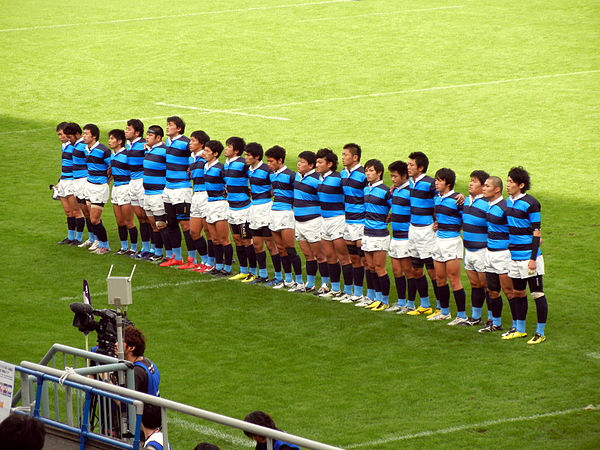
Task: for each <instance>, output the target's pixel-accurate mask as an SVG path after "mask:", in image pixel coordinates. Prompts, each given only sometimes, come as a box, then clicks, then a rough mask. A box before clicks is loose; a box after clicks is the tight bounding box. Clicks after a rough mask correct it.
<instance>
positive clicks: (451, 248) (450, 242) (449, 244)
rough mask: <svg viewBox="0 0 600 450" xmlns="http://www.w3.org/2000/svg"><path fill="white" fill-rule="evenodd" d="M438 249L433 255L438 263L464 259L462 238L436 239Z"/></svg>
mask: <svg viewBox="0 0 600 450" xmlns="http://www.w3.org/2000/svg"><path fill="white" fill-rule="evenodd" d="M436 244H437V245H436V248H435V249H434V251H433V253H432V255H431V256H432V258H433V260H434V261H437V262H446V261H451V260H453V259H462V257H463V251H464V250H463V241H462V238H461V237H460V236H456V237H453V238H440V237H438V238H436Z"/></svg>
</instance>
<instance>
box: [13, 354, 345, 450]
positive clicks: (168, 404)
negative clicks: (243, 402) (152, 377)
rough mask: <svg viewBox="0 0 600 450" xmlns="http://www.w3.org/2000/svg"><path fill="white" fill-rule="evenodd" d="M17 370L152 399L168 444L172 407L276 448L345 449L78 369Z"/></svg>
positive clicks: (133, 397) (23, 367)
mask: <svg viewBox="0 0 600 450" xmlns="http://www.w3.org/2000/svg"><path fill="white" fill-rule="evenodd" d="M16 370H18V371H21V372H22V375H21V377H22V379H23V377H24V376H28V375H26V374H28V373H29V372H25V371H24V370H29V371H33V372H40V373H42V374H46V375H50V376H52V377H54V378H53V379H57V380H58V379H61V378H62V379H66V380H68V381H69V382H73V383H77V384H80V385H84V386H87V387H88V388H94V389H96V391H94V392H99V391H102V392H103V395H105V396H108V394H112V395H115V396H118V397H120V398H124V399H128V400H129V401H132V402H133V403H132V406H135V407H137V403H135V401H139V402H143V403H148V404H151V405H155V406H158V407H160V408H161V411H162V420H163V424H162V425H163V426H162V431H163V438H164V441H163V442H165V445H166V443H167V442H168V423H167V411H168V410H170V411H176V412H179V413H183V414H187V415H190V416H193V417H198V418H200V419H204V420H208V421H211V422H215V423H218V424H221V425H225V426H228V427H232V428H237V429H240V430H243V431H247V432H249V433H252V434H255V435H258V436H264V437H266V438H267V448H268V449H269V450H272V449H273V441H274V440H276V439H277V440H282V441H285V442H288V443H290V444H295V445H299V446H301V447H303V448H306V449H310V450H342V449H341V448H340V447H334V446H331V445H327V444H323V443H320V442H317V441H313V440H310V439H306V438H303V437H300V436H296V435H293V434H289V433H284V432H283V431H278V430H273V429H271V428H265V427H262V426H260V425H254V424H252V423H248V422H244V421H243V420H239V419H234V418H232V417H228V416H223V415H221V414H217V413H213V412H210V411H206V410H203V409H200V408H195V407H193V406H189V405H185V404H183V403H178V402H174V401H172V400H167V399H165V398H161V397H154V396H152V395H148V394H144V393H141V392H137V391H134V390H131V389H126V388H123V387H120V386H115V385H112V384H107V383H103V382H101V381H98V380H94V379H91V378H88V377H85V376H82V375H80V374H78V373H75V372H67V371H64V370H58V369H54V368H52V367H47V366H43V365H40V364H35V363H31V362H28V361H23V362H22V363H21V366H17V367H16ZM25 381H27V380H25ZM66 382H67V381H65V384H66ZM39 390H40V385H39V383H38V391H39ZM23 394H24V395H23V403H24V404H25V402H26V400H27V404H29V398H27V397H26V395H29V390H23ZM40 400H41V401H42V402H43V398H42V397H41V394H40V396H39V400H38V397H36V402H35V408H36V409H37V410H38V411H39V408H40V405H39V403H38V401H40ZM137 414H138V415H139V414H140V413H139V412H138V413H137ZM130 423H132V422H130ZM135 431H136V435H138V434H139V423H138V422H137V420H136V430H135ZM94 438H95V436H94ZM124 448H130V447H124Z"/></svg>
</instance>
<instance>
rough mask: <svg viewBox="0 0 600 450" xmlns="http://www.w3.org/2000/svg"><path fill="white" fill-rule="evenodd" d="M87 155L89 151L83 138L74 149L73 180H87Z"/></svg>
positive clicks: (76, 143)
mask: <svg viewBox="0 0 600 450" xmlns="http://www.w3.org/2000/svg"><path fill="white" fill-rule="evenodd" d="M86 155H87V149H86V146H85V143H84V142H83V138H79V140H78V141H77V142H75V145H74V147H73V178H75V179H76V180H77V179H78V178H87V163H86V162H85V156H86Z"/></svg>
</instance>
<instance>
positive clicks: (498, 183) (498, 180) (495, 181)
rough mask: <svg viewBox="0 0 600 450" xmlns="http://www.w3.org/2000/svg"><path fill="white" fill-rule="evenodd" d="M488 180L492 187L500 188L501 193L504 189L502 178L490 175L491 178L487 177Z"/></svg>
mask: <svg viewBox="0 0 600 450" xmlns="http://www.w3.org/2000/svg"><path fill="white" fill-rule="evenodd" d="M511 178H512V177H511ZM488 180H490V181H491V182H492V184H493V185H494V187H499V188H500V192H502V190H503V189H504V184H503V183H502V178H500V177H497V176H494V175H491V176H489V177H488Z"/></svg>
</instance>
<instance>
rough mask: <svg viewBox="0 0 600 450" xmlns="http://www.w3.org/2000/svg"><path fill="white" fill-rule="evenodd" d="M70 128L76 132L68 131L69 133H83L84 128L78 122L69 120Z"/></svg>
mask: <svg viewBox="0 0 600 450" xmlns="http://www.w3.org/2000/svg"><path fill="white" fill-rule="evenodd" d="M70 130H73V131H74V133H68V134H81V133H82V129H81V127H80V126H79V124H78V123H77V122H69V131H70Z"/></svg>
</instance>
